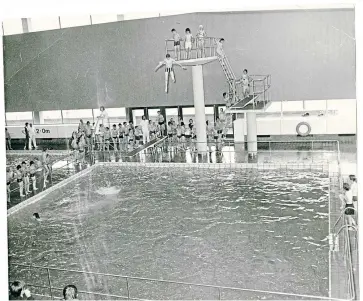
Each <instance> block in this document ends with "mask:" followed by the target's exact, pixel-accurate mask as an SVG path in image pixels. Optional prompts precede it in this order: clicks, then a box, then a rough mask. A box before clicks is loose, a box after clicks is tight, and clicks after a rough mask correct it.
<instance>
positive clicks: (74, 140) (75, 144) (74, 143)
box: [43, 131, 78, 163]
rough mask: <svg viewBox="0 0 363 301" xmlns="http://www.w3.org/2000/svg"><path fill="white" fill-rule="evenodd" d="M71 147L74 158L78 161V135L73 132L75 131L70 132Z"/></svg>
mask: <svg viewBox="0 0 363 301" xmlns="http://www.w3.org/2000/svg"><path fill="white" fill-rule="evenodd" d="M71 148H72V150H73V157H74V160H75V161H78V135H77V132H75V131H74V132H73V133H72V138H71ZM43 163H44V162H43Z"/></svg>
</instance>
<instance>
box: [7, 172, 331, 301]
mask: <svg viewBox="0 0 363 301" xmlns="http://www.w3.org/2000/svg"><path fill="white" fill-rule="evenodd" d="M328 183H329V180H328V178H327V177H326V175H323V174H320V173H315V172H314V173H312V172H303V171H288V170H284V171H273V170H271V171H256V170H255V171H247V170H242V169H235V170H234V169H232V170H223V169H221V170H217V169H215V170H214V169H212V170H210V169H209V170H207V169H186V168H176V169H174V168H146V167H145V168H140V167H138V168H137V169H136V168H115V167H112V168H110V167H107V168H106V167H97V169H94V170H93V171H92V173H90V174H88V175H86V176H84V177H82V178H80V179H78V180H76V181H75V182H72V183H70V184H68V185H66V186H64V187H63V188H61V189H59V190H57V191H54V192H52V193H50V194H49V195H47V196H46V197H45V198H44V199H42V200H41V201H39V202H37V203H35V204H33V205H30V206H28V207H26V208H24V209H22V210H21V211H19V212H17V213H15V214H14V215H12V216H10V217H9V219H8V225H9V255H10V256H11V260H12V261H16V262H22V263H26V264H36V265H44V266H51V267H58V268H68V269H82V270H88V271H96V272H107V273H113V274H122V275H129V276H139V277H151V278H163V279H168V280H177V281H185V282H196V283H207V284H216V285H225V286H234V287H245V288H251V289H260V290H271V291H280V292H286V293H299V294H311V295H323V296H327V294H328V243H327V241H326V236H327V235H328ZM108 186H112V187H114V188H113V190H114V192H115V193H116V194H112V193H111V194H107V193H105V191H106V192H107V189H104V188H105V187H108ZM118 189H121V190H120V191H118ZM111 190H112V188H111ZM34 212H39V214H40V216H41V218H42V221H41V222H36V221H35V220H33V219H32V214H33V213H34ZM26 273H27V271H26V270H22V269H20V268H17V269H12V271H10V275H11V276H12V277H15V276H16V277H23V278H24V277H25V278H27V277H30V278H29V279H30V280H31V281H32V282H35V281H40V282H42V283H44V284H46V278H45V274H44V273H45V272H44V271H40V270H39V271H37V272H36V275H34V272H33V274H32V275H30V274H29V276H26V275H28V274H26ZM24 275H25V276H24ZM51 276H52V279H53V278H54V279H53V285H54V286H59V287H62V286H64V285H65V284H67V283H66V282H71V283H75V284H76V285H77V286H79V288H80V289H84V290H86V289H88V290H92V291H98V292H103V293H112V294H124V295H125V283H124V281H121V280H120V279H116V278H112V277H99V276H91V275H88V276H87V275H71V274H69V273H59V272H52V275H51ZM27 281H29V280H27ZM29 282H30V281H29ZM161 286H162V285H160V284H151V283H142V282H140V281H134V282H133V283H132V284H130V289H131V291H132V290H133V295H134V297H135V295H136V297H140V298H141V297H143V298H146V297H148V298H168V297H171V296H174V297H175V294H176V293H177V291H178V289H177V288H175V287H173V289H172V290H171V289H170V287H168V289H167V288H166V286H165V285H164V288H162V287H161ZM142 288H143V289H142ZM145 290H146V291H145ZM188 293H190V291H189V289H188V292H187V293H186V292H185V293H180V294H181V296H180V295H178V297H179V298H180V297H185V296H187V295H188ZM215 293H216V292H215V291H212V290H209V291H208V290H207V289H206V290H204V291H203V292H202V293H201V294H202V295H203V297H205V298H209V299H211V298H215V297H217V296H216V295H215ZM171 294H174V295H171ZM202 295H200V296H202ZM224 296H225V297H230V298H245V299H247V298H250V297H251V298H256V297H258V296H257V295H256V294H254V296H247V295H240V296H235V295H228V294H227V292H226V295H224ZM192 297H195V295H193V296H192ZM260 297H261V296H260ZM262 297H264V298H268V296H262ZM278 299H281V298H280V297H279V298H278ZM289 299H291V297H290V298H289Z"/></svg>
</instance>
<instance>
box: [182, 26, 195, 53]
mask: <svg viewBox="0 0 363 301" xmlns="http://www.w3.org/2000/svg"><path fill="white" fill-rule="evenodd" d="M184 41H185V42H184V48H185V59H186V60H189V58H190V53H191V51H192V45H193V41H194V38H193V35H192V33H191V31H190V29H189V28H187V29H185V37H184Z"/></svg>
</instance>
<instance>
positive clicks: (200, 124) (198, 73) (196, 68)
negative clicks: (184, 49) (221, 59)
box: [178, 56, 218, 154]
mask: <svg viewBox="0 0 363 301" xmlns="http://www.w3.org/2000/svg"><path fill="white" fill-rule="evenodd" d="M216 60H218V58H217V57H216V56H213V57H206V58H200V59H190V60H182V61H178V63H180V64H181V65H183V66H191V67H192V76H193V95H194V108H195V126H196V129H197V149H198V153H200V154H206V153H207V152H208V145H207V129H206V123H205V122H206V118H205V103H204V80H203V65H205V64H208V63H211V62H213V61H216Z"/></svg>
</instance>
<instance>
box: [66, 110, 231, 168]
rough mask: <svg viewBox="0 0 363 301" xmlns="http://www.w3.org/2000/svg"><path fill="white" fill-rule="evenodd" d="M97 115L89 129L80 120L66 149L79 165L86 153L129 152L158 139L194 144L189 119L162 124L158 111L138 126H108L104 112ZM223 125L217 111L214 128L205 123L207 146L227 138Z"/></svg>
mask: <svg viewBox="0 0 363 301" xmlns="http://www.w3.org/2000/svg"><path fill="white" fill-rule="evenodd" d="M100 111H101V112H102V114H101V115H100V116H99V117H97V118H98V121H97V122H96V123H93V124H92V125H91V122H90V121H87V122H86V123H85V122H84V121H83V120H80V122H79V126H78V131H74V132H73V133H72V137H71V141H70V146H71V149H72V150H73V151H74V153H75V154H76V156H77V160H78V161H80V162H84V160H85V154H86V152H87V151H90V150H98V151H110V150H113V151H131V150H133V149H135V148H137V147H139V146H140V145H145V144H146V143H149V142H150V141H153V140H154V139H156V138H161V137H167V139H168V141H170V142H173V143H178V144H179V146H180V147H182V148H183V147H184V148H185V145H186V144H188V143H190V142H196V138H197V132H196V126H195V124H194V121H193V119H189V123H186V122H184V120H183V119H182V118H181V117H179V118H178V120H177V121H176V120H174V118H170V120H169V121H167V122H165V117H164V116H163V115H162V114H161V112H160V111H158V112H157V117H156V119H155V120H148V119H147V118H146V116H142V120H141V121H140V123H139V124H138V125H134V123H133V122H132V121H129V122H123V123H119V124H113V125H112V126H110V124H109V119H108V114H107V113H106V111H105V108H104V107H101V109H100ZM226 124H227V116H226V113H225V112H224V110H223V108H221V109H220V112H219V117H217V118H216V120H215V122H214V124H212V123H210V122H209V121H207V122H206V132H207V140H208V142H213V141H215V142H221V141H222V140H223V139H224V138H225V136H226V134H227V126H226Z"/></svg>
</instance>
